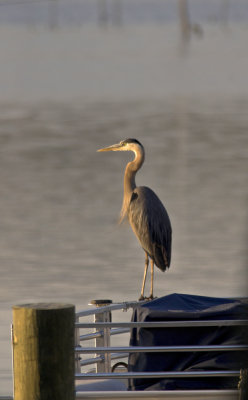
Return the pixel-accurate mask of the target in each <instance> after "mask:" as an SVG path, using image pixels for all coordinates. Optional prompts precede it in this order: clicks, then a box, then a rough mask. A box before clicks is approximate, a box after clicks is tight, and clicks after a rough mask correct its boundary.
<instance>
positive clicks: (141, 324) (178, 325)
mask: <svg viewBox="0 0 248 400" xmlns="http://www.w3.org/2000/svg"><path fill="white" fill-rule="evenodd" d="M206 326H248V321H247V320H218V321H216V320H213V321H199V320H198V321H173V322H172V321H159V322H158V321H156V322H99V323H90V322H89V323H88V322H79V323H76V327H78V328H104V327H105V328H108V327H109V328H118V327H119V328H129V329H131V328H185V327H206Z"/></svg>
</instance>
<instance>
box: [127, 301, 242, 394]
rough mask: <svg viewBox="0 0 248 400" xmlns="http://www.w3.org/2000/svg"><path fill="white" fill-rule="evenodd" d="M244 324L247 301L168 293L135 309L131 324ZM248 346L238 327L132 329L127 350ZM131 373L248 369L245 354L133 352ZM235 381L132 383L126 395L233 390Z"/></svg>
mask: <svg viewBox="0 0 248 400" xmlns="http://www.w3.org/2000/svg"><path fill="white" fill-rule="evenodd" d="M229 319H230V320H233V319H235V320H237V319H248V299H247V298H243V299H226V298H214V297H205V296H194V295H187V294H176V293H175V294H170V295H168V296H165V297H161V298H158V299H156V300H153V301H150V302H148V303H145V304H143V305H141V306H140V307H138V308H137V309H135V310H134V312H133V316H132V321H134V322H136V321H138V322H148V321H152V322H154V321H189V320H192V321H193V320H197V321H204V320H229ZM235 344H240V345H244V344H248V337H247V329H245V328H244V327H240V326H239V327H237V326H222V327H221V326H211V327H180V328H133V329H132V331H131V337H130V346H184V345H185V346H186V345H235ZM128 364H129V371H130V372H158V371H160V372H162V371H164V372H165V371H218V370H219V371H224V370H229V371H230V370H237V371H239V370H240V368H247V367H248V354H247V352H245V351H242V352H240V351H239V352H238V351H231V352H230V351H229V352H227V351H218V352H217V351H214V352H212V351H210V352H185V353H181V352H180V353H178V352H174V353H170V352H169V353H145V352H144V353H131V354H130V355H129V363H128ZM238 380H239V379H238V378H235V377H234V378H231V377H228V378H227V377H225V378H223V377H221V378H220V377H218V378H216V377H214V378H212V377H211V378H199V377H197V378H174V379H150V378H149V379H130V382H129V390H174V389H175V390H176V389H178V390H179V389H180V390H186V389H189V390H192V389H230V388H236V387H237V384H238Z"/></svg>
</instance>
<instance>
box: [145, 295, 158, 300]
mask: <svg viewBox="0 0 248 400" xmlns="http://www.w3.org/2000/svg"><path fill="white" fill-rule="evenodd" d="M155 299H157V296H155V297H154V296H153V295H152V294H151V295H150V296H149V297H147V300H155Z"/></svg>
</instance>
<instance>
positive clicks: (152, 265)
mask: <svg viewBox="0 0 248 400" xmlns="http://www.w3.org/2000/svg"><path fill="white" fill-rule="evenodd" d="M153 280H154V261H153V260H151V291H150V297H149V299H151V300H152V299H153Z"/></svg>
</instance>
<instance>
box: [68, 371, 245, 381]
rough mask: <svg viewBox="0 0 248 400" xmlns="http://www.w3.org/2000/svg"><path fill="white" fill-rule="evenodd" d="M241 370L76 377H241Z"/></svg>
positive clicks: (122, 373)
mask: <svg viewBox="0 0 248 400" xmlns="http://www.w3.org/2000/svg"><path fill="white" fill-rule="evenodd" d="M239 376H240V371H182V372H181V371H180V372H119V373H110V374H109V373H108V374H106V373H102V374H92V373H87V374H76V379H78V380H85V379H110V378H111V379H139V378H148V379H154V378H203V377H204V378H210V377H219V378H220V377H239Z"/></svg>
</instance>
